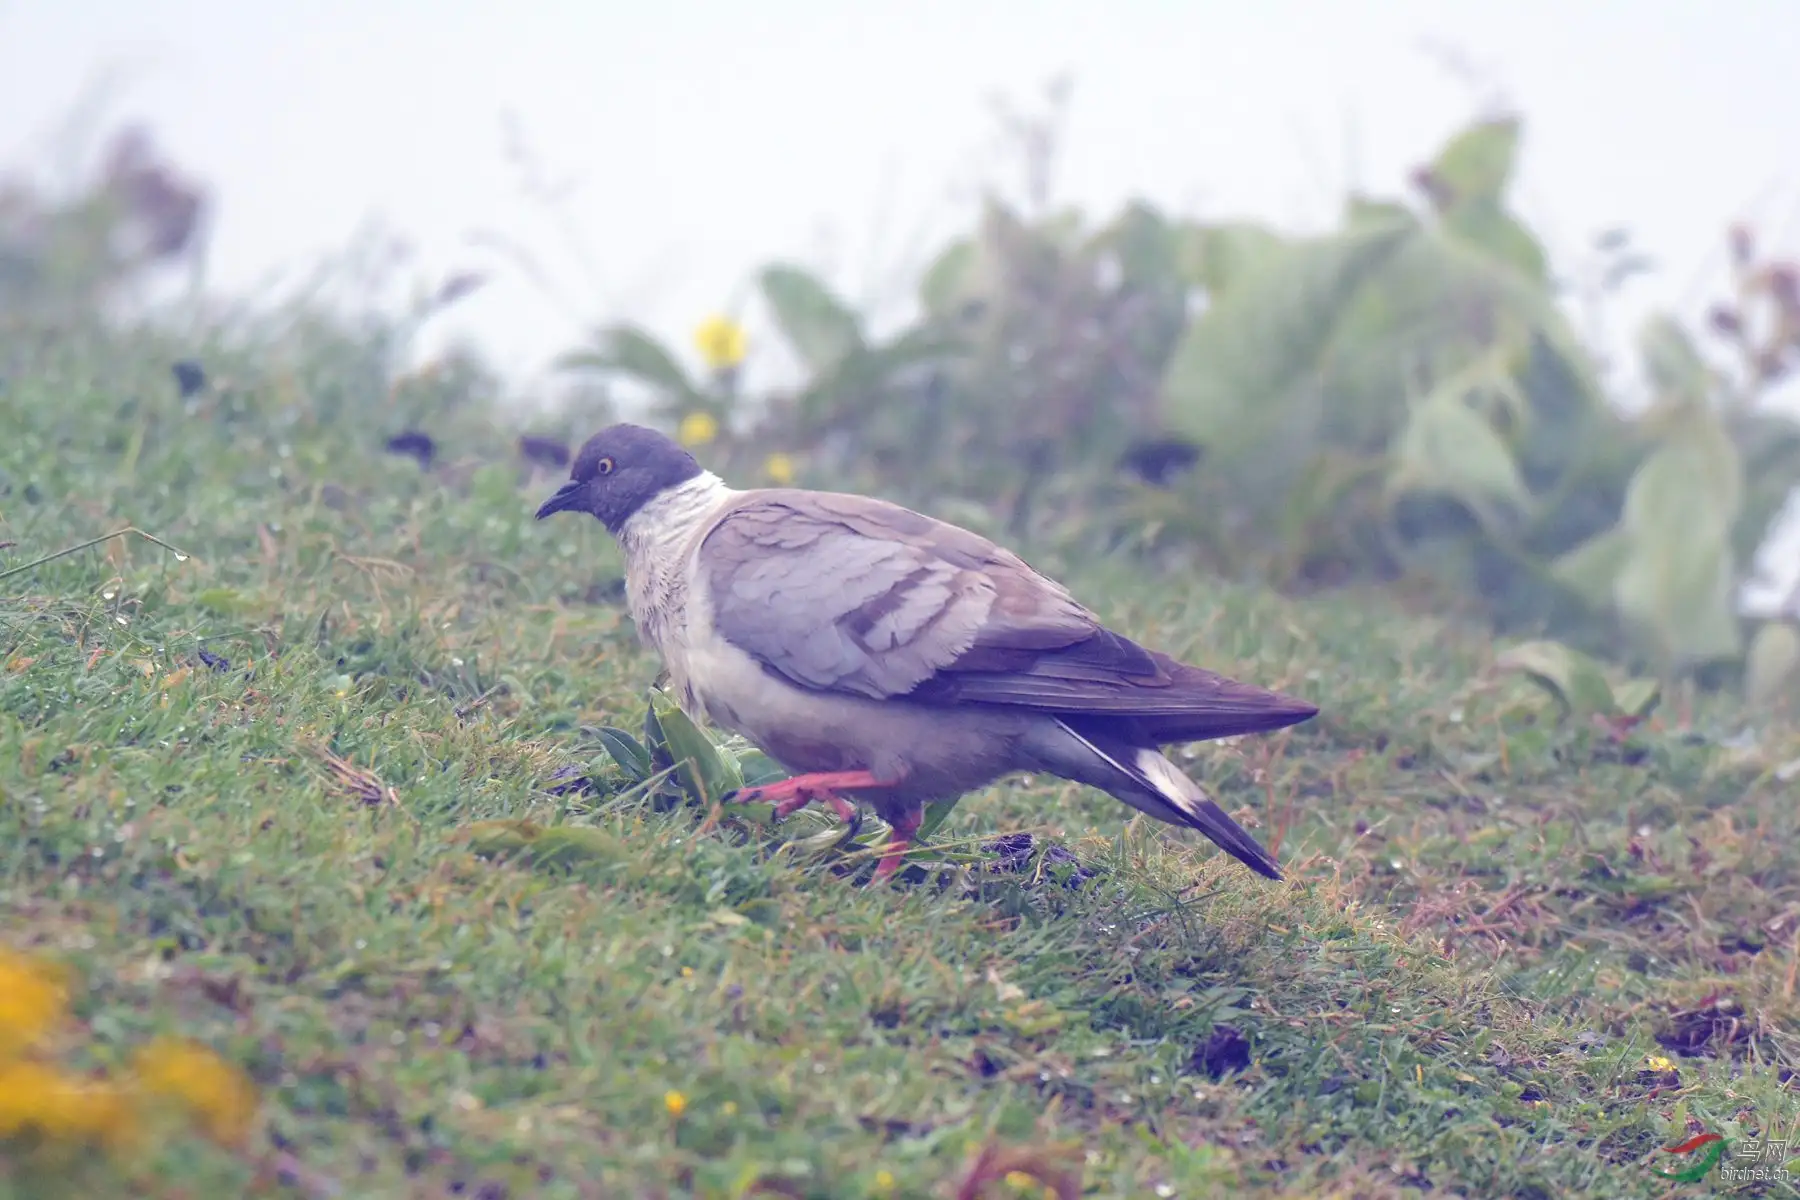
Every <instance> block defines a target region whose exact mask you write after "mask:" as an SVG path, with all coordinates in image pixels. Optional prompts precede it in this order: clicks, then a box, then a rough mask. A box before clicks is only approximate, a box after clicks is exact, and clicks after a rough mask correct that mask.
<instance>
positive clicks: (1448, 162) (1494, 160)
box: [1431, 117, 1519, 205]
mask: <svg viewBox="0 0 1800 1200" xmlns="http://www.w3.org/2000/svg"><path fill="white" fill-rule="evenodd" d="M1518 152H1519V121H1518V118H1516V117H1501V118H1498V119H1495V120H1491V121H1482V122H1479V123H1478V124H1475V125H1471V126H1470V127H1469V128H1467V129H1465V130H1463V131H1462V132H1461V133H1458V134H1457V135H1456V136H1455V137H1452V138H1451V139H1450V141H1449V142H1448V144H1446V145H1445V146H1444V148H1443V149H1442V150H1440V151H1439V152H1438V156H1437V159H1436V161H1434V162H1433V163H1432V164H1431V174H1432V175H1433V177H1434V178H1436V180H1437V181H1438V182H1439V183H1440V184H1442V185H1443V186H1445V187H1446V188H1448V189H1449V192H1450V196H1451V200H1450V203H1451V204H1452V205H1456V204H1464V203H1468V202H1470V201H1485V202H1486V203H1489V204H1498V203H1499V201H1500V197H1501V195H1502V193H1504V192H1505V191H1506V185H1507V183H1508V181H1510V180H1511V178H1512V172H1513V163H1514V161H1515V160H1516V158H1517V156H1518Z"/></svg>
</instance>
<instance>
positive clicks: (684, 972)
mask: <svg viewBox="0 0 1800 1200" xmlns="http://www.w3.org/2000/svg"><path fill="white" fill-rule="evenodd" d="M681 977H682V978H683V979H692V978H693V977H694V968H692V967H683V968H681Z"/></svg>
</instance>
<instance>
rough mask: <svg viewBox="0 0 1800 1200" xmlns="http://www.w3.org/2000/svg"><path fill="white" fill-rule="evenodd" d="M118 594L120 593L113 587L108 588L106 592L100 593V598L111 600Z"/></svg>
mask: <svg viewBox="0 0 1800 1200" xmlns="http://www.w3.org/2000/svg"><path fill="white" fill-rule="evenodd" d="M118 594H119V593H117V592H115V591H113V590H112V589H111V588H107V589H106V590H105V591H104V592H101V593H100V598H101V599H102V600H111V599H112V598H113V597H114V596H116V595H118Z"/></svg>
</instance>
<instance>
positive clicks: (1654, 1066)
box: [1644, 1054, 1675, 1071]
mask: <svg viewBox="0 0 1800 1200" xmlns="http://www.w3.org/2000/svg"><path fill="white" fill-rule="evenodd" d="M1644 1065H1645V1066H1646V1067H1648V1068H1649V1069H1650V1070H1652V1071H1673V1070H1674V1069H1675V1064H1674V1063H1673V1062H1670V1061H1669V1060H1668V1059H1666V1058H1664V1057H1663V1056H1662V1055H1660V1054H1651V1055H1648V1056H1646V1057H1645V1059H1644Z"/></svg>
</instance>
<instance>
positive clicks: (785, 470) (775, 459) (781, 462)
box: [763, 453, 794, 487]
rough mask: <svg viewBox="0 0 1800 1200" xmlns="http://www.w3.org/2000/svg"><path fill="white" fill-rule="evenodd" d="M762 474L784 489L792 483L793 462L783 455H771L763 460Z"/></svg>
mask: <svg viewBox="0 0 1800 1200" xmlns="http://www.w3.org/2000/svg"><path fill="white" fill-rule="evenodd" d="M763 474H765V475H767V476H768V477H769V478H770V479H771V480H773V481H774V482H776V483H778V484H780V485H781V486H782V487H786V486H787V485H788V484H790V483H792V482H794V460H793V459H791V458H789V457H788V456H787V455H785V454H779V453H777V454H771V455H769V457H767V458H765V459H764V460H763Z"/></svg>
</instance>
